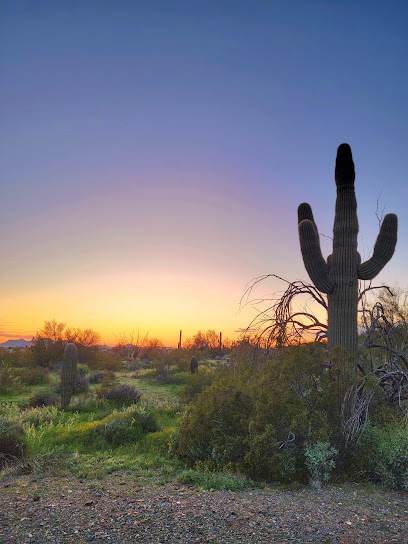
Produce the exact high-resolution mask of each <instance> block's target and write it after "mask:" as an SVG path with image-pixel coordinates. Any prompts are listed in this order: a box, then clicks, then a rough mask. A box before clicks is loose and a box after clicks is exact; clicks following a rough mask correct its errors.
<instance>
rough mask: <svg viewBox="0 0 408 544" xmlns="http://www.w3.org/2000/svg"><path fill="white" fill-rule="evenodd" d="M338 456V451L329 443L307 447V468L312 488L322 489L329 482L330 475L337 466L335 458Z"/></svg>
mask: <svg viewBox="0 0 408 544" xmlns="http://www.w3.org/2000/svg"><path fill="white" fill-rule="evenodd" d="M337 454H338V451H337V450H336V449H335V448H332V447H331V446H330V444H329V443H328V442H316V443H315V444H310V445H307V446H306V447H305V458H306V467H307V469H308V471H309V475H310V483H311V484H312V486H314V487H320V486H321V484H325V483H327V482H328V481H329V478H330V473H331V472H332V470H333V469H334V468H335V466H336V463H335V462H334V459H333V457H335V456H336V455H337Z"/></svg>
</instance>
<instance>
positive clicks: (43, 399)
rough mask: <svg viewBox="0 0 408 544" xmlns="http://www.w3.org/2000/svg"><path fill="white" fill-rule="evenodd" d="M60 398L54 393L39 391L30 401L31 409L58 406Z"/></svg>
mask: <svg viewBox="0 0 408 544" xmlns="http://www.w3.org/2000/svg"><path fill="white" fill-rule="evenodd" d="M59 401H60V398H59V395H57V393H55V392H54V391H48V390H45V391H37V392H36V393H34V395H33V396H32V397H31V398H30V400H29V401H28V405H29V406H30V407H31V408H41V407H42V406H56V405H57V404H59Z"/></svg>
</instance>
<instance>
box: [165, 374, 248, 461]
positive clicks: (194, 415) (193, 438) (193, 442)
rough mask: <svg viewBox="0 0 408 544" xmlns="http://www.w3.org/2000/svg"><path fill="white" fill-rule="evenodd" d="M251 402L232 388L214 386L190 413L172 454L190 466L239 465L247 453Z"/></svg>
mask: <svg viewBox="0 0 408 544" xmlns="http://www.w3.org/2000/svg"><path fill="white" fill-rule="evenodd" d="M252 409H253V402H252V399H251V398H250V397H249V395H247V394H246V393H244V392H243V391H240V390H238V389H237V388H236V387H234V386H233V385H230V384H227V383H223V382H219V383H214V384H213V385H212V386H211V387H209V388H208V389H206V390H205V391H203V392H202V394H201V395H199V396H198V397H197V398H196V399H195V401H194V402H193V403H192V404H191V405H190V406H189V408H188V409H187V411H186V413H185V415H184V417H183V419H182V424H181V427H180V430H179V432H178V433H175V435H174V437H173V440H172V445H171V452H172V454H174V455H177V456H178V457H180V458H181V459H182V460H184V461H186V462H187V463H189V464H190V465H194V464H195V463H197V461H201V462H203V463H205V464H207V465H208V466H210V467H213V468H218V467H223V466H225V465H230V464H234V463H237V462H238V461H240V460H241V459H242V458H243V457H244V456H245V453H246V452H247V450H248V440H249V431H248V422H249V418H250V414H251V411H252Z"/></svg>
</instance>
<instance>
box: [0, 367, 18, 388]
mask: <svg viewBox="0 0 408 544" xmlns="http://www.w3.org/2000/svg"><path fill="white" fill-rule="evenodd" d="M20 387H21V381H20V378H19V377H18V375H17V372H16V369H15V368H13V366H12V365H11V363H9V362H6V361H0V394H1V393H3V394H5V393H8V392H10V391H17V390H18V389H19V388H20Z"/></svg>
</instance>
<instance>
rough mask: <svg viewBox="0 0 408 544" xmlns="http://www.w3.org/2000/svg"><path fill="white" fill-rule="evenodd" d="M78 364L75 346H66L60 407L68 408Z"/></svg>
mask: <svg viewBox="0 0 408 544" xmlns="http://www.w3.org/2000/svg"><path fill="white" fill-rule="evenodd" d="M77 364H78V352H77V348H76V345H75V344H67V345H66V346H65V349H64V356H63V359H62V373H61V406H62V408H64V409H65V408H68V406H69V403H70V401H71V397H72V395H73V393H74V388H75V380H76V373H77Z"/></svg>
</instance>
